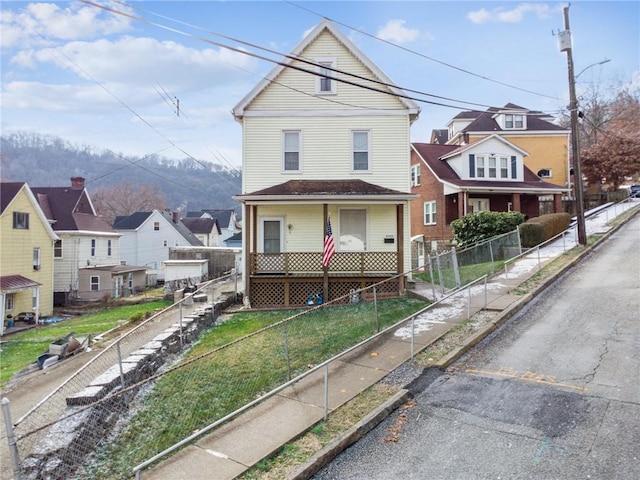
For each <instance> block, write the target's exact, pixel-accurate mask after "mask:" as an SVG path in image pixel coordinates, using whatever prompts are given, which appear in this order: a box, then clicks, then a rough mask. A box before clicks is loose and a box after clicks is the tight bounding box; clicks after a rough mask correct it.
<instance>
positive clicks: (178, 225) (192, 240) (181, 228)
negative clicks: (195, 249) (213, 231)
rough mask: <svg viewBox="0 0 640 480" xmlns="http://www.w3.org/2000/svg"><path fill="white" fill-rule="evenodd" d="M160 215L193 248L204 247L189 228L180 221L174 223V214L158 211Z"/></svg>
mask: <svg viewBox="0 0 640 480" xmlns="http://www.w3.org/2000/svg"><path fill="white" fill-rule="evenodd" d="M156 211H157V212H158V213H159V214H160V215H162V216H163V217H164V218H166V219H167V221H168V222H169V223H170V224H171V225H172V226H173V228H175V229H176V230H177V231H178V233H179V234H180V235H182V236H183V237H184V239H185V240H186V241H187V242H189V244H190V245H193V246H200V247H202V246H204V245H203V244H202V242H201V241H200V240H198V237H196V236H195V235H194V234H193V232H191V230H189V229H188V228H187V226H186V225H185V224H184V223H182V222H181V221H180V220H178V221H176V222H174V221H173V213H172V212H168V211H165V210H156Z"/></svg>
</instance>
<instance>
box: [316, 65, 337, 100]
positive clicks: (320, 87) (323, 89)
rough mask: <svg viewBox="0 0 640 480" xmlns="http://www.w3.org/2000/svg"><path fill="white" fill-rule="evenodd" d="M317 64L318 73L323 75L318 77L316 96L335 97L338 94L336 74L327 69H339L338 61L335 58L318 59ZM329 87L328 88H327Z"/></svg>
mask: <svg viewBox="0 0 640 480" xmlns="http://www.w3.org/2000/svg"><path fill="white" fill-rule="evenodd" d="M315 62H316V63H317V64H319V66H318V67H317V71H318V73H319V74H321V75H316V94H317V95H335V94H337V93H338V81H337V80H336V79H335V77H336V72H334V71H331V70H327V68H326V67H329V68H333V69H337V68H338V60H337V59H336V58H334V57H320V58H316V60H315ZM327 86H328V88H327Z"/></svg>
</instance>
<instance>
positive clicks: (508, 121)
mask: <svg viewBox="0 0 640 480" xmlns="http://www.w3.org/2000/svg"><path fill="white" fill-rule="evenodd" d="M504 128H510V129H517V128H524V115H511V114H508V115H505V116H504Z"/></svg>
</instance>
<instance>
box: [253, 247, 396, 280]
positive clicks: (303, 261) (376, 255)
mask: <svg viewBox="0 0 640 480" xmlns="http://www.w3.org/2000/svg"><path fill="white" fill-rule="evenodd" d="M249 269H250V275H286V276H320V275H322V274H323V270H322V252H287V253H251V254H249ZM399 272H400V266H399V265H398V253H397V252H336V254H335V255H334V256H333V258H332V259H331V263H330V264H329V275H358V276H366V275H381V274H382V275H389V274H391V275H393V274H397V273H399Z"/></svg>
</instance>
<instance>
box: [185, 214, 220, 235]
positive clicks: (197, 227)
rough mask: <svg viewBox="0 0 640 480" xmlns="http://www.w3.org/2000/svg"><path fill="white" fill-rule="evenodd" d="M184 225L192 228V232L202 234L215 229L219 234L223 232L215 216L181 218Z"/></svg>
mask: <svg viewBox="0 0 640 480" xmlns="http://www.w3.org/2000/svg"><path fill="white" fill-rule="evenodd" d="M180 221H181V222H182V223H184V225H185V226H186V227H187V228H188V229H189V230H191V232H192V233H200V234H209V233H211V232H212V231H213V230H214V229H215V231H216V232H218V234H220V233H222V232H221V231H220V226H219V225H218V221H217V220H216V219H215V218H203V217H197V218H193V217H190V218H183V219H181V220H180Z"/></svg>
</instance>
